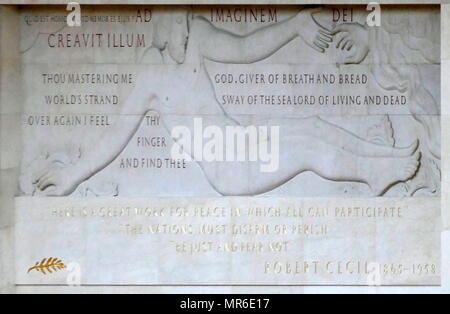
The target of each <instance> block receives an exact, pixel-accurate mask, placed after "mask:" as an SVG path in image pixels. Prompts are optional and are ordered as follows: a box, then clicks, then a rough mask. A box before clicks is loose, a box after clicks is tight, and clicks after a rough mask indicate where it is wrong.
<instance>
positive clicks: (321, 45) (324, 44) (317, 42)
mask: <svg viewBox="0 0 450 314" xmlns="http://www.w3.org/2000/svg"><path fill="white" fill-rule="evenodd" d="M314 44H316V45H317V46H318V47H320V48H324V49H326V48H328V47H330V45H328V44H327V43H326V42H323V41H322V40H320V39H319V38H316V40H315V41H314Z"/></svg>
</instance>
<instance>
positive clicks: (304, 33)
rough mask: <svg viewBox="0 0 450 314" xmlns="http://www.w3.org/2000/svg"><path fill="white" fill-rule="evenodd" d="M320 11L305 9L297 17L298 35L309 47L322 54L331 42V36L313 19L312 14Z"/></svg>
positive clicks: (330, 33)
mask: <svg viewBox="0 0 450 314" xmlns="http://www.w3.org/2000/svg"><path fill="white" fill-rule="evenodd" d="M321 10H322V9H321V8H319V9H307V10H303V11H300V13H299V14H298V15H297V21H296V23H297V29H298V30H297V31H298V35H299V36H300V37H301V38H302V39H303V40H304V41H305V42H306V43H307V44H308V46H310V47H311V48H313V49H315V50H317V51H318V52H320V53H324V52H325V50H326V49H328V48H329V47H330V43H331V42H333V34H332V32H330V31H329V30H327V29H326V28H324V27H322V26H321V25H320V24H319V23H317V22H316V20H315V19H314V17H313V14H314V13H317V12H320V11H321Z"/></svg>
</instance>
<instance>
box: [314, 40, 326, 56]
mask: <svg viewBox="0 0 450 314" xmlns="http://www.w3.org/2000/svg"><path fill="white" fill-rule="evenodd" d="M311 47H312V48H313V49H314V50H316V51H318V52H320V53H324V52H325V49H323V48H322V47H320V46H318V45H317V44H316V42H314V45H312V46H311Z"/></svg>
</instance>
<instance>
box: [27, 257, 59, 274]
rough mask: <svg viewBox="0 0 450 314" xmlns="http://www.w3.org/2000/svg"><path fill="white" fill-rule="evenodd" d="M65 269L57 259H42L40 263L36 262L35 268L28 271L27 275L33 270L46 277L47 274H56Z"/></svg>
mask: <svg viewBox="0 0 450 314" xmlns="http://www.w3.org/2000/svg"><path fill="white" fill-rule="evenodd" d="M65 268H67V266H66V265H64V263H63V262H62V261H61V260H60V259H59V258H57V257H55V258H53V257H50V258H44V259H43V260H42V261H40V262H37V263H36V265H35V266H33V267H31V268H30V269H28V273H30V272H31V271H33V270H36V271H38V272H41V273H43V274H44V275H47V272H48V273H53V272H57V271H60V270H63V269H65Z"/></svg>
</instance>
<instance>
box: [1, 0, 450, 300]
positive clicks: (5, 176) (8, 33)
mask: <svg viewBox="0 0 450 314" xmlns="http://www.w3.org/2000/svg"><path fill="white" fill-rule="evenodd" d="M25 2H26V3H57V1H42V2H39V1H29V2H28V1H23V2H21V1H3V0H2V1H1V2H0V3H25ZM105 2H107V3H109V4H111V3H114V1H99V2H95V1H91V2H90V3H105ZM177 2H178V3H180V1H177ZM190 2H191V1H189V3H190ZM281 2H283V3H291V2H290V1H288V2H285V1H276V2H273V3H281ZM366 2H367V1H323V2H320V1H302V3H304V4H305V3H306V4H308V3H315V4H317V3H333V4H337V3H358V4H359V3H366ZM388 2H389V3H405V2H407V3H412V2H414V3H423V2H422V1H410V0H408V1H400V0H397V1H382V2H381V3H388ZM446 2H447V1H446ZM81 3H83V2H82V1H81ZM85 3H86V2H85ZM121 3H123V2H121ZM135 3H136V2H135ZM154 3H157V2H154ZM166 3H167V2H166ZM199 3H206V2H199ZM226 3H241V1H233V2H229V1H228V2H226ZM256 3H258V2H256ZM426 3H439V1H427V2H426ZM14 10H15V9H14V8H5V7H2V8H1V11H0V14H1V15H0V40H1V42H2V46H0V58H1V60H2V62H0V64H2V65H3V66H4V65H7V68H6V69H5V68H4V67H3V68H2V69H1V77H0V84H1V85H0V89H1V90H2V91H3V90H10V89H8V87H9V86H14V85H15V84H16V82H15V81H14V79H15V78H16V79H17V76H18V73H17V71H19V70H20V69H19V68H18V63H17V59H16V56H17V55H16V54H14V52H15V51H16V52H17V51H18V47H15V44H17V40H15V38H17V37H16V36H18V34H15V33H14V32H15V30H18V29H19V28H18V27H14V25H17V23H18V21H17V20H16V19H15V18H17V16H14ZM441 14H442V16H441V21H442V41H441V45H442V46H441V47H442V121H443V127H442V129H443V131H442V132H443V138H442V150H443V158H442V168H443V169H442V170H443V171H442V172H443V180H442V185H443V186H442V191H443V192H442V203H443V205H442V213H443V223H444V229H445V232H444V233H443V235H442V267H441V269H442V287H440V288H439V287H430V288H423V287H391V288H385V287H384V288H357V287H350V288H349V287H347V288H343V287H329V288H323V287H292V288H279V287H251V288H250V287H234V288H233V287H214V288H212V287H201V288H193V287H180V288H175V287H127V288H120V287H104V288H102V287H78V288H70V287H64V288H62V287H41V288H36V287H14V286H13V285H12V284H13V282H14V273H15V271H14V260H13V250H14V248H13V247H11V243H13V241H14V239H13V238H12V237H13V234H14V233H13V227H12V226H13V221H14V218H13V216H14V211H13V210H14V206H13V201H12V200H13V193H14V191H15V190H16V189H15V187H16V186H17V179H14V178H17V174H18V166H19V164H18V163H19V160H20V158H18V156H20V152H18V151H17V150H16V147H17V146H14V145H12V146H11V145H8V144H9V143H14V142H18V141H20V136H21V135H20V128H11V127H10V125H19V124H20V123H18V121H20V120H15V119H19V114H20V110H21V109H20V108H17V106H16V105H15V104H16V103H20V102H19V101H18V100H17V99H18V98H13V100H10V99H8V98H10V97H11V96H12V97H20V95H13V94H11V93H7V94H5V93H1V94H0V97H1V98H0V100H1V102H0V104H1V126H0V127H1V129H0V130H1V145H2V146H1V189H0V191H1V210H0V232H1V233H0V240H1V241H0V245H1V247H0V254H1V256H0V258H1V259H0V262H1V263H0V292H19V293H21V292H23V293H27V292H58V293H71V292H125V293H130V292H131V293H132V292H177V293H193V292H195V293H206V292H223V293H229V292H242V293H276V292H285V293H287V292H295V293H302V292H306V293H325V292H339V293H340V292H350V293H356V292H362V293H382V292H383V293H399V292H412V293H417V292H424V293H435V292H447V293H448V292H450V272H449V267H448V265H449V264H450V231H449V227H450V217H449V216H450V215H449V208H448V207H449V204H448V202H447V200H448V199H449V197H450V194H449V193H448V191H449V189H448V188H449V177H448V172H447V170H446V169H447V168H448V164H449V162H450V161H449V159H448V158H449V157H448V156H449V149H450V141H449V138H448V134H449V132H450V129H449V125H450V119H449V116H448V115H449V109H450V108H449V100H450V99H449V93H450V88H449V83H450V82H449V81H448V78H447V76H446V75H445V73H446V69H447V68H449V64H450V63H449V56H450V46H449V45H450V43H449V41H448V38H449V35H450V34H449V32H450V30H449V27H450V5H443V6H442V12H441ZM5 15H6V16H8V19H5ZM5 24H7V27H5ZM8 38H9V39H10V40H8ZM4 43H8V44H6V45H3V44H4ZM5 46H7V47H5ZM6 48H7V49H6ZM5 59H6V60H8V61H7V62H4V60H5ZM5 75H6V76H7V77H8V80H6V81H5V79H4V77H5Z"/></svg>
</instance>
